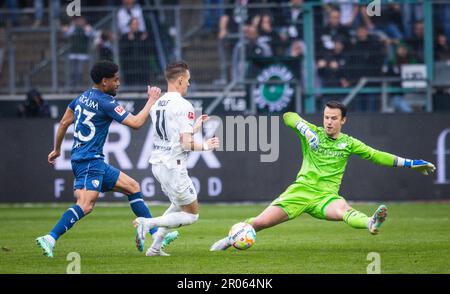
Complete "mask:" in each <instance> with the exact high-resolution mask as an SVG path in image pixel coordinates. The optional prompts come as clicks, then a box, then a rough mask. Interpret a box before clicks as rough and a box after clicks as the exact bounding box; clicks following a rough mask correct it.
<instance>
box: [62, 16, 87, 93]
mask: <svg viewBox="0 0 450 294" xmlns="http://www.w3.org/2000/svg"><path fill="white" fill-rule="evenodd" d="M61 30H62V32H63V33H64V36H65V37H66V38H69V40H70V44H71V48H70V51H69V54H68V56H67V62H68V64H66V68H67V69H66V72H67V74H68V75H69V77H68V78H67V82H68V83H69V85H70V86H74V87H77V86H82V85H83V84H84V81H83V79H82V78H83V77H84V76H85V67H86V66H88V64H89V60H90V56H89V45H90V41H91V37H93V36H94V30H93V29H92V27H91V25H89V24H88V22H87V21H86V19H85V18H84V17H83V16H75V17H74V18H73V21H72V23H71V24H70V26H63V27H62V28H61Z"/></svg>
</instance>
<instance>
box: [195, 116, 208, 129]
mask: <svg viewBox="0 0 450 294" xmlns="http://www.w3.org/2000/svg"><path fill="white" fill-rule="evenodd" d="M208 120H209V116H208V115H207V114H202V115H201V116H200V117H199V118H197V120H196V121H195V124H194V134H195V133H197V132H198V131H200V130H201V129H202V125H203V123H205V122H207V121H208Z"/></svg>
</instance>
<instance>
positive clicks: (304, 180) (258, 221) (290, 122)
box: [210, 101, 436, 251]
mask: <svg viewBox="0 0 450 294" xmlns="http://www.w3.org/2000/svg"><path fill="white" fill-rule="evenodd" d="M346 115H347V109H346V107H345V106H344V105H343V104H342V103H340V102H337V101H330V102H328V103H327V104H326V106H325V109H324V113H323V128H321V127H317V126H315V125H313V124H311V123H308V122H307V121H305V120H303V119H302V118H301V117H300V116H299V115H298V114H297V113H293V112H287V113H285V114H284V115H283V120H284V123H285V124H286V125H287V126H288V127H290V128H291V129H293V130H294V131H295V133H296V134H297V135H298V136H299V137H300V140H301V145H302V152H303V163H302V167H301V169H300V172H299V173H298V175H297V179H296V180H295V182H294V183H293V184H292V185H290V186H289V187H288V188H287V189H286V191H285V192H284V193H282V194H281V195H280V196H279V197H278V198H277V199H275V200H274V201H273V202H272V203H271V204H270V205H269V206H268V207H267V208H266V209H265V210H264V211H263V212H262V213H261V214H260V215H258V216H257V217H254V218H249V219H247V220H245V222H247V223H249V224H251V225H252V226H253V228H254V229H255V230H256V231H260V230H263V229H266V228H270V227H273V226H276V225H278V224H280V223H282V222H285V221H288V220H292V219H294V218H296V217H298V216H299V215H301V214H302V213H304V212H306V213H309V214H310V215H311V216H313V217H315V218H318V219H326V220H331V221H344V222H345V223H347V224H348V225H349V226H351V227H352V228H355V229H368V230H369V232H370V233H371V234H374V235H375V234H377V233H378V232H379V229H380V226H381V225H382V224H383V222H384V221H385V220H386V217H387V207H386V206H385V205H380V206H379V207H378V208H377V210H376V211H375V213H374V214H373V216H372V217H369V216H367V215H366V214H364V213H363V212H360V211H358V210H356V209H354V208H352V207H351V206H350V205H349V204H348V203H347V201H345V199H344V198H343V197H341V196H339V195H338V191H339V187H340V185H341V181H342V176H343V175H344V171H345V167H346V165H347V161H348V158H349V156H350V155H351V154H355V155H358V156H359V157H361V158H363V159H366V160H370V161H371V162H373V163H376V164H380V165H385V166H390V167H408V168H411V169H414V170H417V171H419V172H421V173H423V174H425V175H428V174H429V173H431V172H434V171H435V169H436V168H435V167H434V165H433V164H432V163H430V162H427V161H424V160H411V159H406V158H402V157H399V156H395V155H392V154H389V153H386V152H382V151H378V150H375V149H373V148H371V147H369V146H367V145H365V144H364V143H362V142H361V141H359V140H357V139H355V138H353V137H351V136H348V135H346V134H344V133H341V129H342V126H343V125H344V124H345V122H346ZM228 247H230V242H229V239H228V237H225V238H223V239H221V240H219V241H217V242H216V243H214V244H213V245H212V246H211V248H210V250H211V251H218V250H225V249H227V248H228Z"/></svg>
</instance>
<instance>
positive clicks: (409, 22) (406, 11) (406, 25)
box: [401, 0, 424, 39]
mask: <svg viewBox="0 0 450 294" xmlns="http://www.w3.org/2000/svg"><path fill="white" fill-rule="evenodd" d="M420 2H422V1H421V0H420V1H418V3H415V4H413V3H411V2H408V1H403V4H402V7H401V14H402V23H403V31H404V32H405V38H406V39H408V38H411V37H412V35H413V27H414V24H415V23H416V22H418V21H420V20H422V19H423V17H424V14H423V4H422V3H420Z"/></svg>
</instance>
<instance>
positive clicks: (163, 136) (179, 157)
mask: <svg viewBox="0 0 450 294" xmlns="http://www.w3.org/2000/svg"><path fill="white" fill-rule="evenodd" d="M150 116H151V118H152V128H153V150H152V153H151V156H150V160H149V162H150V163H151V164H158V163H163V164H164V165H166V166H167V167H168V168H173V167H175V166H176V165H177V164H178V165H180V164H185V162H186V159H187V155H188V152H189V151H184V150H183V148H182V147H181V142H180V135H181V134H182V133H193V131H194V121H195V113H194V107H193V106H192V104H191V103H190V102H189V101H187V100H186V99H184V98H183V97H182V96H181V95H180V94H179V93H177V92H168V93H166V94H164V95H163V96H162V97H161V98H159V99H158V101H157V102H156V103H155V105H153V107H152V109H151V110H150Z"/></svg>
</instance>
